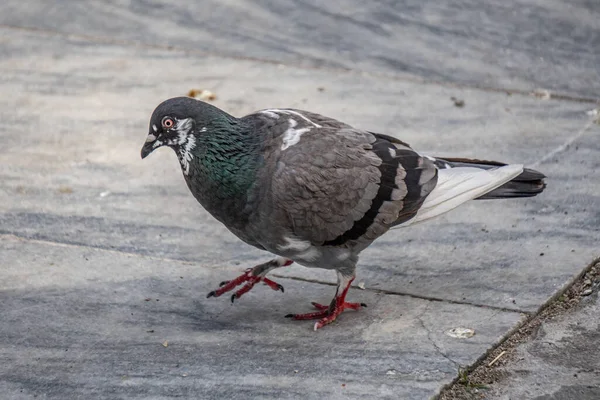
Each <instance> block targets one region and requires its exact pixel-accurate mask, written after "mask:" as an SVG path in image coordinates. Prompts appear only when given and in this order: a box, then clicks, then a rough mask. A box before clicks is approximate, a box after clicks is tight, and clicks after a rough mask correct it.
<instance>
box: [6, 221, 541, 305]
mask: <svg viewBox="0 0 600 400" xmlns="http://www.w3.org/2000/svg"><path fill="white" fill-rule="evenodd" d="M0 238H10V239H13V240H22V241H27V242H30V243H39V244H45V245H50V246H63V247H78V248H83V249H95V250H98V251H105V252H109V253H113V254H121V255H128V256H132V257H141V258H147V259H149V260H155V261H165V262H178V263H182V264H186V265H192V264H197V263H198V262H197V261H188V260H179V259H176V258H165V257H155V256H150V255H145V254H139V253H133V252H126V251H119V250H114V249H106V248H103V247H98V246H89V245H83V244H77V243H67V242H59V241H53V240H41V239H32V238H29V237H26V236H19V235H17V234H14V233H7V232H0ZM271 276H273V277H275V278H282V279H288V280H295V281H300V282H308V283H315V284H319V285H327V286H337V284H336V283H333V282H325V281H320V280H317V279H307V278H300V277H294V276H284V275H279V274H271ZM352 288H353V289H359V290H367V291H369V292H372V293H379V294H385V295H392V296H406V297H410V298H414V299H420V300H426V301H434V302H441V303H448V304H460V305H466V306H471V307H478V308H486V309H491V310H497V311H498V312H510V313H521V314H527V315H530V314H531V312H529V311H523V310H519V309H512V308H505V307H496V306H490V305H486V304H477V303H469V302H467V301H458V300H451V299H442V298H438V297H429V296H422V295H417V294H413V293H404V292H396V291H392V290H385V289H377V288H369V287H365V288H364V289H362V288H359V287H358V286H357V285H353V286H352Z"/></svg>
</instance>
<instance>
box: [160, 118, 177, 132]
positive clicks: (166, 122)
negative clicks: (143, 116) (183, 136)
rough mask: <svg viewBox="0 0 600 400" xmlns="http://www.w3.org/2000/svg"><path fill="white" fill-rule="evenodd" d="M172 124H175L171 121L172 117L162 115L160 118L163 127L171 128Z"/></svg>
mask: <svg viewBox="0 0 600 400" xmlns="http://www.w3.org/2000/svg"><path fill="white" fill-rule="evenodd" d="M173 125H175V122H173V119H171V118H169V117H164V118H163V120H162V126H163V128H165V129H171V128H172V127H173Z"/></svg>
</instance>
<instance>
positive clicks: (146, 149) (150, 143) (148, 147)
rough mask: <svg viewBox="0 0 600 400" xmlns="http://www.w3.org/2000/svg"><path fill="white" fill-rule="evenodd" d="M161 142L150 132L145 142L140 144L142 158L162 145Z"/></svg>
mask: <svg viewBox="0 0 600 400" xmlns="http://www.w3.org/2000/svg"><path fill="white" fill-rule="evenodd" d="M162 145H163V143H162V142H161V141H160V140H157V139H156V136H155V135H153V134H152V133H150V134H149V135H148V137H147V138H146V143H144V146H142V159H144V158H146V157H148V155H150V153H152V152H153V151H154V150H155V149H157V148H159V147H160V146H162Z"/></svg>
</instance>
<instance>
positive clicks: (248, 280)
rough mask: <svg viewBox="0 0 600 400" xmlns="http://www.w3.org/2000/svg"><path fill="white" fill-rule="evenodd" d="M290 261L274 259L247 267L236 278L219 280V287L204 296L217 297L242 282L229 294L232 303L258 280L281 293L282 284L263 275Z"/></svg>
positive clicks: (288, 263) (282, 290)
mask: <svg viewBox="0 0 600 400" xmlns="http://www.w3.org/2000/svg"><path fill="white" fill-rule="evenodd" d="M291 263H292V262H291V260H285V259H284V260H279V259H275V260H271V261H269V262H266V263H264V264H260V265H257V266H255V267H254V268H248V269H247V270H246V271H245V272H244V273H243V274H242V275H240V276H238V277H237V278H235V279H232V280H230V281H223V282H221V283H220V284H219V286H220V287H219V288H218V289H216V290H213V291H212V292H210V293H208V294H207V295H206V297H207V298H209V297H219V296H221V295H222V294H224V293H227V292H230V291H232V290H233V289H235V288H236V287H238V286H239V285H241V284H244V286H242V287H241V288H240V289H238V290H237V291H236V292H235V293H234V294H232V295H231V302H232V303H233V302H234V301H235V299H239V298H240V297H242V295H243V294H245V293H247V292H249V291H250V289H252V288H253V287H254V285H256V284H257V283H259V282H263V283H264V284H265V285H267V286H269V287H270V288H271V289H273V290H277V291H281V292H282V293H283V292H284V289H283V286H282V285H280V284H279V283H277V282H275V281H272V280H271V279H269V278H267V277H265V275H266V274H267V272H269V271H270V270H271V269H273V268H277V267H282V266H286V265H290V264H291Z"/></svg>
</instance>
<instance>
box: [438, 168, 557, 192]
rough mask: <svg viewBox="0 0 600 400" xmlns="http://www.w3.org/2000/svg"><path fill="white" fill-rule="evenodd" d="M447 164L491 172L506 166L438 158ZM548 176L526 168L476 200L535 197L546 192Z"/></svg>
mask: <svg viewBox="0 0 600 400" xmlns="http://www.w3.org/2000/svg"><path fill="white" fill-rule="evenodd" d="M437 160H439V161H440V162H442V163H446V166H445V168H448V166H449V167H450V168H457V167H476V168H480V169H485V170H490V169H496V168H498V167H504V166H506V164H504V163H500V162H497V161H484V160H471V159H468V158H438V159H437ZM545 177H546V176H545V175H544V174H542V173H541V172H538V171H536V170H533V169H530V168H524V169H523V172H521V174H520V175H518V176H516V177H515V178H513V179H511V180H510V181H508V182H506V183H505V184H503V185H501V186H499V187H498V188H496V189H494V190H492V191H490V192H487V193H485V194H484V195H482V196H479V197H477V198H476V199H475V200H488V199H490V200H491V199H509V198H518V197H533V196H536V195H538V194H540V193H542V192H543V191H544V189H545V188H546V183H545V182H544V178H545Z"/></svg>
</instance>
